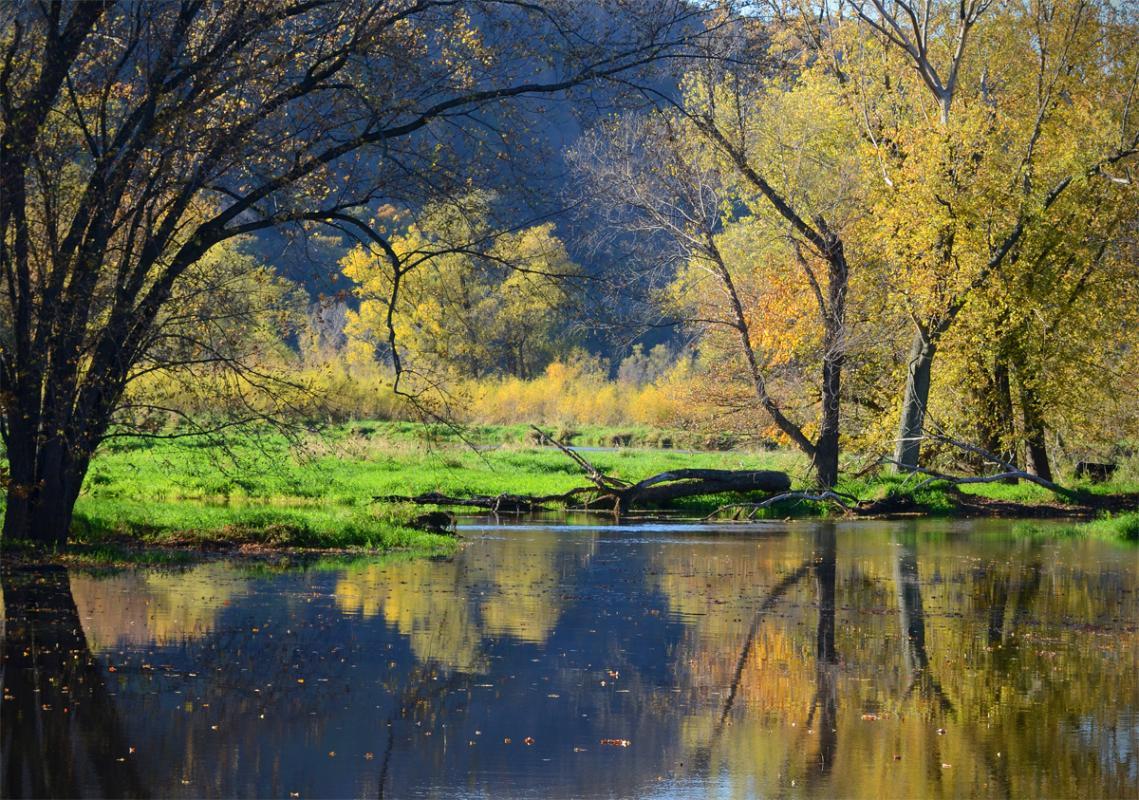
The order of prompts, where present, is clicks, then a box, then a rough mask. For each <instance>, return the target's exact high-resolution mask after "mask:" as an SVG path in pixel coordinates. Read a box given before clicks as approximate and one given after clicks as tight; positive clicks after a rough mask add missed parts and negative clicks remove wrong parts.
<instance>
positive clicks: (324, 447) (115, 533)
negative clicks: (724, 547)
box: [72, 422, 1137, 560]
mask: <svg viewBox="0 0 1139 800" xmlns="http://www.w3.org/2000/svg"><path fill="white" fill-rule="evenodd" d="M556 434H557V435H558V436H559V438H562V439H571V440H572V441H574V442H575V444H577V445H578V446H584V447H591V446H599V447H605V446H606V445H610V444H612V443H613V442H619V443H622V444H624V443H630V444H632V445H634V446H633V447H621V448H618V449H615V450H603V451H589V452H586V455H587V456H588V458H589V459H590V460H591V461H592V462H593V463H595V464H596V465H597V466H598V467H599V468H600V469H602V470H603V471H605V472H606V473H608V474H610V475H613V476H615V477H620V478H624V479H627V480H633V481H635V480H639V479H641V478H644V477H647V476H649V475H653V474H656V473H660V472H664V471H667V470H671V469H678V468H718V469H779V470H784V471H787V472H788V473H789V474H791V476H792V479H793V482H794V483H795V485H796V488H802V487H803V485H804V481H805V480H806V479H807V477H808V470H807V466H808V465H807V463H806V462H805V460H804V459H803V458H802V457H801V456H799V455H798V454H797V453H792V452H788V451H773V450H754V451H746V450H732V451H699V452H696V451H688V450H678V449H665V448H660V447H656V448H651V447H647V445H650V444H653V443H656V444H658V445H660V444H668V445H677V444H678V443H679V442H681V441H682V440H683V437H682V436H681V435H679V434H677V433H675V432H668V431H657V430H652V429H638V428H632V429H612V428H600V427H597V428H584V429H582V430H577V431H564V430H563V431H557V432H556ZM465 438H466V440H467V441H466V442H464V441H461V440H460V438H459V437H458V436H457V435H456V434H455V432H453V431H449V430H447V429H445V428H444V429H435V430H425V429H424V428H423V427H422V426H419V425H414V424H410V423H382V422H362V423H353V424H347V425H343V426H340V427H338V428H335V429H332V430H329V431H324V432H322V433H321V434H320V435H313V436H311V437H307V438H304V439H302V440H301V441H300V442H295V441H293V442H290V441H288V440H287V439H286V438H285V437H283V436H280V435H265V436H262V437H259V438H255V439H245V440H242V441H238V442H235V443H232V445H231V447H230V449H229V450H221V451H219V450H218V449H216V448H214V447H212V446H210V445H209V443H207V442H204V441H197V440H194V439H175V440H169V439H129V438H124V439H115V440H112V442H111V443H109V444H108V446H106V447H105V448H104V449H103V450H102V451H101V452H100V454H99V455H98V457H97V458H96V459H95V461H94V463H93V464H92V467H91V470H90V472H89V474H88V478H87V481H86V484H85V486H84V490H83V492H82V494H81V496H80V498H79V502H78V504H77V506H76V514H75V523H74V526H73V531H72V541H73V543H74V544H75V545H77V546H78V547H79V548H86V549H87V551H88V552H90V553H92V554H94V556H95V557H99V554H100V553H105V554H106V557H107V559H109V560H114V558H116V557H118V554H121V553H122V550H123V548H124V547H131V546H137V545H142V546H143V547H145V548H148V549H149V550H151V551H152V552H153V553H160V552H161V551H162V550H163V549H164V548H165V549H167V550H169V551H176V550H183V551H184V550H187V549H193V550H210V549H217V548H223V547H225V548H233V547H241V548H245V549H246V550H247V551H257V550H280V549H288V548H322V549H366V550H369V551H392V550H406V551H411V552H417V553H423V554H431V553H445V552H448V551H449V550H451V549H453V548H454V546H455V544H454V540H453V539H452V538H451V537H448V536H440V535H436V534H431V533H426V532H424V531H422V530H419V529H417V528H416V527H414V526H413V525H412V524H410V523H411V522H412V520H413V519H414V517H415V516H416V515H418V514H420V513H422V512H423V511H424V510H425V509H423V508H421V507H414V506H409V505H401V504H386V503H375V502H373V498H374V497H377V496H387V495H415V494H420V493H423V492H440V493H442V494H447V495H453V496H464V495H471V494H486V495H496V494H500V493H511V494H526V495H548V494H556V493H561V492H565V491H567V490H569V489H571V488H574V487H577V486H581V485H583V483H584V479H583V476H582V474H581V472H580V470H579V468H578V467H577V466H576V465H575V464H573V463H572V462H571V461H570V460H569V459H567V458H566V457H565V456H564V455H563V454H562V453H560V452H558V451H557V450H555V449H553V448H548V447H540V446H538V445H536V444H535V442H534V434H533V431H531V430H530V429H529V428H528V427H527V426H523V425H511V426H499V427H480V428H473V429H470V430H468V431H466V433H465ZM713 444H721V443H713ZM472 445H473V446H472ZM636 445H640V446H636ZM921 483H922V480H921V479H917V478H914V477H909V478H904V477H901V476H895V475H889V474H884V473H881V474H876V475H873V476H870V477H863V478H858V479H853V478H847V479H846V480H844V481H843V483H842V484H841V485H840V486H839V487H838V488H839V491H841V492H843V493H845V494H846V495H849V496H852V497H856V498H858V499H859V500H863V501H875V500H877V501H881V502H882V503H883V505H884V506H886V507H892V508H896V509H897V510H898V511H901V512H908V513H915V514H926V515H953V514H962V513H976V514H984V513H996V514H1003V515H1005V516H1017V515H1025V516H1031V515H1032V514H1033V513H1034V511H1037V510H1039V511H1042V512H1044V511H1046V512H1049V513H1052V512H1056V511H1059V512H1060V513H1063V512H1064V511H1065V509H1066V507H1070V508H1072V509H1073V510H1074V511H1075V512H1077V513H1078V512H1079V509H1080V506H1079V502H1080V501H1079V498H1078V497H1074V498H1067V499H1065V498H1056V497H1055V496H1053V495H1052V494H1050V493H1049V492H1047V491H1046V490H1044V489H1042V488H1040V487H1037V486H1033V485H1027V484H1021V485H1011V486H1010V485H1005V484H985V485H975V486H969V487H961V488H960V490H955V489H952V488H951V487H948V486H946V485H944V484H934V485H929V486H924V487H922V488H917V487H918V486H919V485H920V484H921ZM1136 488H1137V487H1133V486H1130V485H1127V484H1124V483H1118V482H1117V483H1115V484H1103V485H1098V486H1085V487H1082V489H1083V490H1084V491H1085V492H1087V493H1088V494H1089V495H1094V494H1095V493H1099V494H1100V495H1108V494H1110V493H1113V492H1123V491H1135V489H1136ZM737 500H739V498H738V497H734V496H711V497H701V498H694V499H691V500H689V501H686V502H685V503H684V504H683V505H681V506H680V507H679V508H680V510H681V511H683V512H686V513H688V514H691V515H703V514H707V513H709V512H710V511H712V510H714V509H716V508H717V507H719V506H720V505H722V504H724V503H728V502H733V501H737ZM1066 504H1067V505H1066ZM833 513H835V509H834V507H833V506H830V505H827V504H819V503H811V502H802V501H791V502H785V503H781V504H779V505H776V506H774V507H772V508H768V509H764V510H763V512H762V514H760V515H758V516H761V517H767V518H782V517H788V516H816V515H824V514H833ZM1122 519H1124V517H1123V516H1120V517H1116V518H1113V521H1112V522H1111V523H1107V522H1105V523H1103V524H1105V525H1107V524H1112V525H1127V524H1130V525H1132V526H1134V525H1135V523H1134V520H1132V522H1130V523H1124V522H1120V521H1119V520H1122ZM1128 530H1130V529H1128ZM148 557H151V556H148ZM152 557H154V558H162V557H163V556H162V555H160V554H158V555H153V556H152ZM170 557H171V558H177V557H178V556H177V555H171V556H170Z"/></svg>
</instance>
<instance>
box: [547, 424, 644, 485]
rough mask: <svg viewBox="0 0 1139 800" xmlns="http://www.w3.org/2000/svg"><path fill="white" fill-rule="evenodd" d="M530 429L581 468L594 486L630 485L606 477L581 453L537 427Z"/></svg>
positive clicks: (617, 479)
mask: <svg viewBox="0 0 1139 800" xmlns="http://www.w3.org/2000/svg"><path fill="white" fill-rule="evenodd" d="M530 427H531V428H532V429H533V430H534V431H535V432H536V433H537V434H538V440H539V441H542V442H545V443H546V444H548V445H551V446H553V447H556V448H558V449H559V450H561V451H562V452H563V453H565V454H566V455H567V456H568V457H569V458H570V459H572V460H573V461H574V463H576V464H577V465H578V466H579V467H581V470H582V472H584V473H585V475H586V477H587V478H589V479H590V480H591V481H593V483H594V484H596V486H597V488H599V489H603V490H609V489H614V488H621V487H625V486H628V485H629V484H628V482H626V481H623V480H620V479H619V478H612V477H610V476H608V475H606V474H605V473H604V472H602V471H601V470H599V469H598V468H597V467H595V466H593V464H591V463H590V462H589V461H588V460H587V459H586V458H585V456H583V455H582V454H581V453H579V452H577V451H576V450H574V449H573V448H572V447H567V446H566V445H564V444H562V443H561V442H559V441H558V440H557V439H555V438H554V437H553V436H550V435H549V434H548V433H546V432H545V431H544V430H542V429H541V428H539V427H538V426H537V425H531V426H530Z"/></svg>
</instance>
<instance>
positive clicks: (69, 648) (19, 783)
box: [0, 566, 143, 797]
mask: <svg viewBox="0 0 1139 800" xmlns="http://www.w3.org/2000/svg"><path fill="white" fill-rule="evenodd" d="M0 583H2V584H3V596H4V612H5V615H6V625H5V629H4V646H3V653H4V669H3V700H0V703H2V706H0V714H2V716H3V726H2V732H0V752H2V763H3V767H4V768H3V775H4V777H3V790H4V796H5V797H78V796H80V795H102V796H108V797H109V796H119V795H128V796H139V795H141V794H142V793H143V788H142V782H141V781H140V779H139V773H138V770H137V766H136V763H135V760H134V759H133V758H132V756H133V753H132V752H131V750H132V749H131V747H130V745H129V744H127V742H128V739H127V736H126V734H125V731H124V726H123V723H122V720H121V717H120V714H119V710H118V708H117V707H116V706H115V703H114V700H113V698H112V697H111V696H110V694H109V692H108V690H107V686H106V683H105V681H104V676H103V674H102V670H101V669H100V667H99V664H98V662H97V661H96V660H95V658H94V657H93V656H92V654H91V651H90V649H89V648H88V647H87V642H86V640H85V638H84V635H83V629H82V627H81V626H80V622H79V614H78V612H77V610H76V607H75V602H74V600H73V599H72V595H71V591H70V587H69V585H68V578H67V570H65V569H64V568H62V567H58V566H45V567H42V568H40V569H37V570H26V569H7V568H5V569H2V570H0Z"/></svg>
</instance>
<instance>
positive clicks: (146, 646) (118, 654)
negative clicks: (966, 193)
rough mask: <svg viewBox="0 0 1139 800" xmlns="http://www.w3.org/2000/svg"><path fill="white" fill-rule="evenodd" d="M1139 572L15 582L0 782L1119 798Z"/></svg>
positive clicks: (943, 566)
mask: <svg viewBox="0 0 1139 800" xmlns="http://www.w3.org/2000/svg"><path fill="white" fill-rule="evenodd" d="M1135 556H1136V552H1135V551H1134V550H1133V549H1131V550H1128V549H1122V548H1116V547H1113V546H1111V545H1109V544H1106V543H1102V542H1095V541H1072V540H1062V539H1056V540H1050V539H1047V538H1040V537H1037V538H1033V539H1025V538H1013V537H1011V536H1009V535H1008V528H1007V526H1003V525H999V524H993V525H989V526H987V527H986V525H983V524H969V525H963V524H960V523H954V524H948V523H946V524H921V525H917V524H896V523H890V524H884V523H873V524H866V523H858V524H838V525H836V524H834V523H819V524H796V525H790V526H783V525H765V526H758V527H756V528H755V529H752V530H750V531H749V532H747V533H741V532H739V530H738V529H736V530H735V531H734V532H733V533H732V534H730V535H726V534H716V535H708V534H704V533H701V532H694V531H687V532H685V533H684V535H683V536H682V535H678V534H676V533H670V532H668V531H658V532H655V533H651V534H640V535H638V534H637V533H636V532H629V531H624V530H616V531H612V532H607V531H605V530H604V529H599V528H594V529H591V530H589V531H580V530H572V529H571V530H558V531H551V530H544V529H541V528H540V527H533V526H532V527H529V528H525V529H519V530H514V531H503V530H492V531H488V532H486V534H485V535H483V537H482V538H479V539H476V540H475V541H472V542H471V543H470V544H469V545H468V546H467V547H466V548H465V549H464V550H463V551H461V552H460V553H459V554H458V555H457V556H456V557H454V558H453V559H450V560H444V561H412V562H405V563H372V564H365V565H359V566H354V567H340V566H337V567H330V568H320V567H316V568H310V569H307V570H298V571H292V572H286V573H282V574H279V575H269V576H266V575H253V574H250V573H246V572H242V571H241V570H240V569H238V568H236V567H233V566H227V565H224V564H209V565H203V566H199V567H196V568H194V569H192V570H189V571H184V572H176V573H126V574H120V575H115V576H112V577H109V578H108V577H91V576H83V575H72V576H70V577H69V576H68V575H67V574H66V572H64V571H61V570H59V569H55V570H43V571H35V572H29V573H25V574H23V575H15V574H12V573H11V572H10V571H9V572H7V573H5V576H4V603H5V608H6V614H7V616H8V618H9V619H8V620H7V636H6V639H5V645H4V658H5V662H4V678H3V680H4V698H5V699H4V700H3V701H2V706H0V708H2V711H3V720H4V725H3V758H4V775H5V778H4V780H5V793H6V794H7V795H8V796H22V795H34V794H57V795H58V794H64V795H86V796H91V795H120V794H121V795H140V794H154V795H161V796H234V795H240V796H246V795H267V794H271V795H282V796H287V795H289V794H291V793H294V792H295V793H298V794H299V795H300V796H301V797H309V796H322V797H327V796H335V797H340V796H356V795H369V796H388V797H403V796H480V797H482V796H496V797H497V796H508V797H509V796H525V797H529V796H546V797H587V796H603V797H608V796H621V797H639V796H648V795H659V796H670V797H676V796H682V797H683V796H705V795H707V794H716V795H718V796H724V797H752V796H756V795H768V794H771V795H779V796H789V797H795V796H802V797H815V796H834V795H841V796H851V797H854V796H875V797H877V796H929V795H933V794H937V795H969V796H985V797H989V796H992V797H1025V796H1064V797H1068V796H1088V795H1095V796H1107V797H1133V796H1136V794H1137V793H1139V635H1137V633H1136V619H1137V618H1139V591H1137V590H1139V566H1137V564H1136V558H1135ZM64 687H66V690H65V688H64ZM9 698H11V699H9ZM13 721H14V722H13ZM603 741H604V742H605V743H603ZM623 741H628V742H630V743H631V744H630V745H629V746H627V747H625V746H622V744H621V743H622V742H623ZM132 748H133V751H132ZM65 754H66V755H65ZM119 759H122V760H119Z"/></svg>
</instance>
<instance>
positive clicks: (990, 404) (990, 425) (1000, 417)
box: [973, 351, 1017, 483]
mask: <svg viewBox="0 0 1139 800" xmlns="http://www.w3.org/2000/svg"><path fill="white" fill-rule="evenodd" d="M973 385H974V390H973V395H974V404H975V407H976V411H975V413H976V415H977V416H976V426H977V441H979V442H980V443H981V447H982V448H984V449H985V450H987V451H988V452H990V453H993V454H994V455H996V456H998V457H1000V458H1001V459H1002V460H1003V461H1004V462H1005V463H1007V464H1010V465H1012V466H1013V467H1016V463H1017V454H1016V447H1015V445H1014V442H1015V440H1016V427H1015V425H1014V424H1013V405H1012V381H1011V380H1010V372H1009V359H1008V357H1007V356H1006V355H1005V353H1004V352H1003V351H1001V352H998V353H997V355H996V356H995V357H994V359H993V363H992V366H991V367H989V366H988V365H987V364H984V363H981V364H979V365H977V367H976V377H975V379H974V381H973ZM974 467H975V468H976V470H977V472H978V474H984V472H985V471H986V470H987V468H988V465H987V464H986V463H985V460H984V459H983V458H981V457H978V458H977V459H976V463H975V464H974ZM1007 482H1011V483H1015V482H1016V479H1015V478H1012V479H1009V481H1007Z"/></svg>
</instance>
